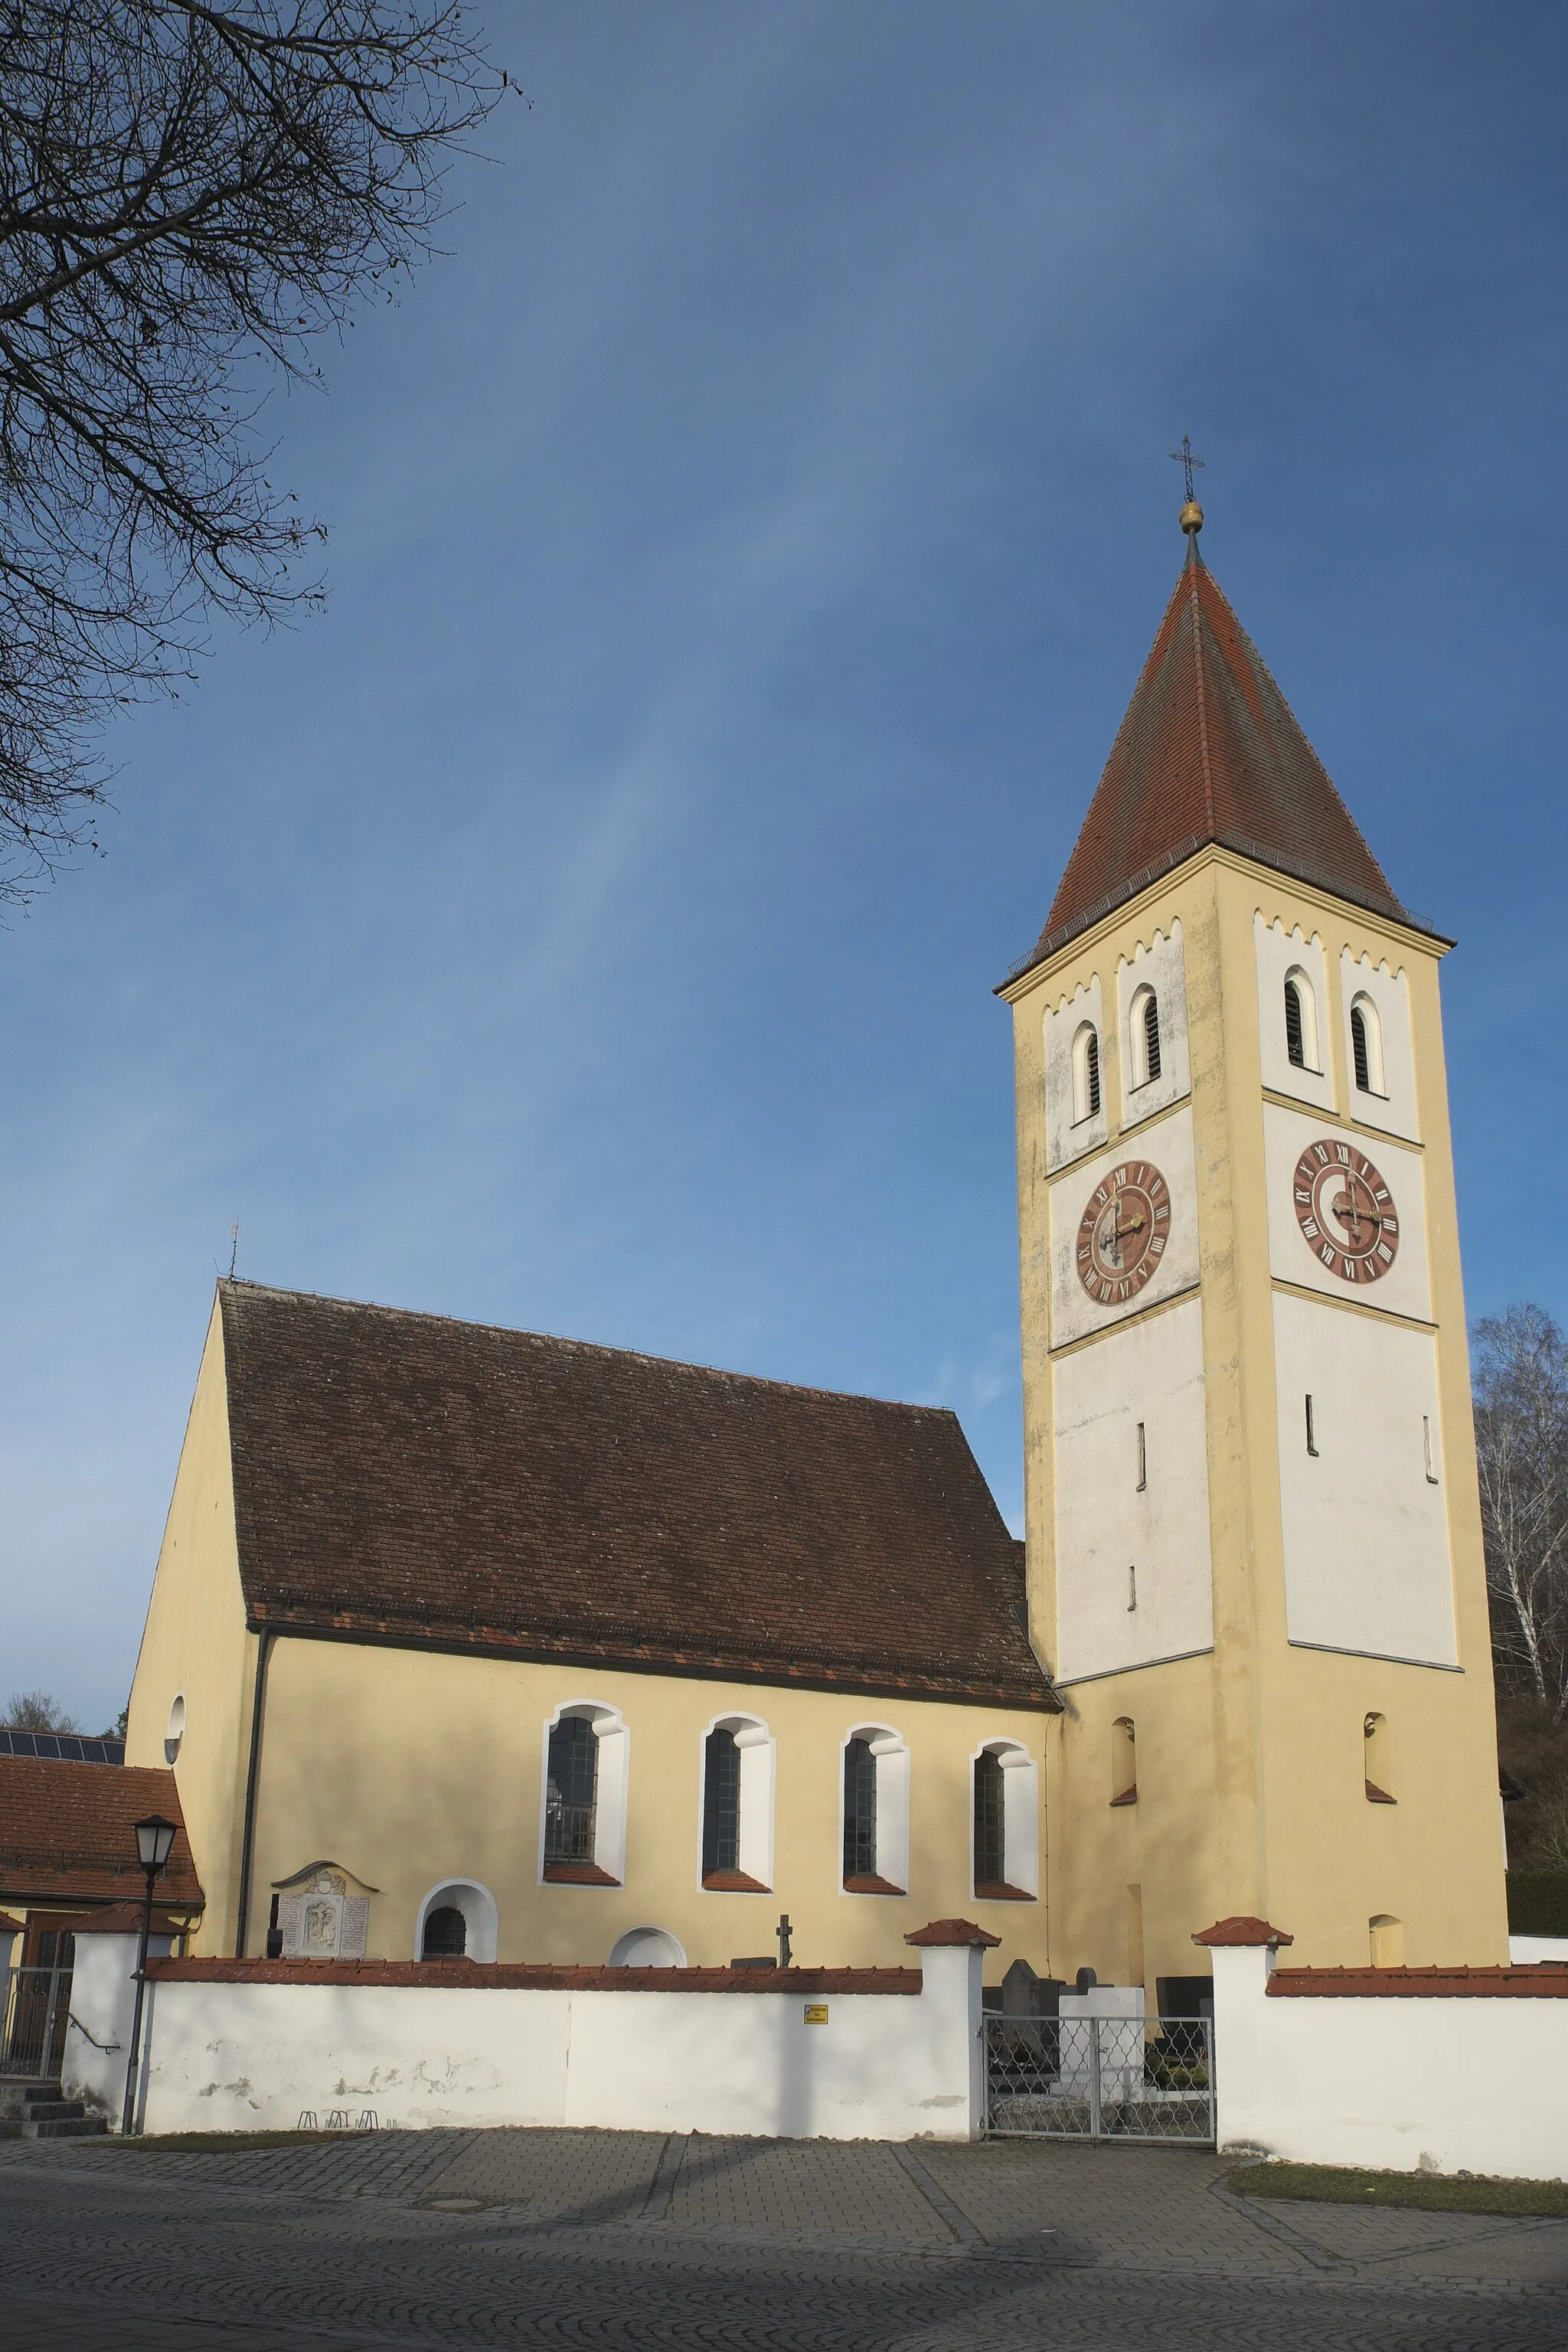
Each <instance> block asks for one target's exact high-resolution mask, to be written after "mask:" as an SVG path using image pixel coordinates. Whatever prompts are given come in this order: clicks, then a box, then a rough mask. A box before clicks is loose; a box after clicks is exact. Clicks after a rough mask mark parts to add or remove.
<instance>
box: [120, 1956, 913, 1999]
mask: <svg viewBox="0 0 1568 2352" xmlns="http://www.w3.org/2000/svg"><path fill="white" fill-rule="evenodd" d="M147 1973H148V1975H149V1976H150V1977H156V1978H157V1979H159V1981H160V1982H167V1983H170V1984H291V1985H313V1984H347V1985H419V1986H422V1987H423V1988H424V1989H425V1990H426V1991H430V1990H436V1991H439V1992H452V1991H454V1990H456V1991H458V1992H496V1991H521V1992H753V1993H754V1992H773V1993H780V1992H782V1993H788V1994H789V1995H790V1996H791V1998H792V1999H794V1998H798V1996H799V1995H800V1994H801V1993H824V1992H883V1993H888V1992H897V1993H918V1992H919V1991H920V1990H921V1972H920V1970H919V1969H612V1968H604V1967H590V1968H577V1967H574V1966H573V1965H571V1964H570V1963H567V1962H555V1961H548V1960H538V1961H529V1960H501V1961H497V1962H485V1961H479V1960H217V1959H212V1960H149V1961H148V1963H147Z"/></svg>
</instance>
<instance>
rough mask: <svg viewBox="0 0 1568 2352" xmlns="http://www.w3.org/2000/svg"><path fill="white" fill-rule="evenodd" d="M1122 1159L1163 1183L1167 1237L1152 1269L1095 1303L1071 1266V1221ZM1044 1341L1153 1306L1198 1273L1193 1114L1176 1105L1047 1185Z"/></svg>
mask: <svg viewBox="0 0 1568 2352" xmlns="http://www.w3.org/2000/svg"><path fill="white" fill-rule="evenodd" d="M1124 1164H1126V1165H1131V1166H1133V1167H1148V1168H1153V1169H1156V1170H1158V1171H1159V1173H1160V1174H1161V1175H1162V1176H1163V1178H1164V1180H1165V1182H1166V1184H1167V1185H1168V1186H1169V1188H1170V1193H1171V1228H1170V1238H1169V1239H1168V1241H1167V1242H1166V1243H1165V1245H1164V1248H1163V1252H1162V1253H1161V1255H1160V1262H1159V1265H1158V1269H1157V1270H1156V1272H1155V1273H1153V1274H1152V1276H1150V1278H1149V1280H1148V1281H1147V1282H1146V1283H1145V1284H1144V1286H1143V1287H1142V1290H1139V1291H1136V1292H1134V1293H1133V1294H1132V1296H1131V1297H1129V1298H1127V1299H1125V1300H1121V1301H1117V1302H1113V1303H1112V1304H1110V1306H1101V1305H1100V1302H1099V1301H1098V1299H1092V1298H1090V1297H1089V1293H1088V1291H1087V1290H1085V1288H1084V1286H1083V1284H1082V1283H1081V1282H1080V1281H1079V1272H1078V1238H1079V1223H1081V1221H1082V1217H1083V1213H1084V1211H1085V1209H1086V1208H1087V1207H1088V1206H1089V1200H1090V1197H1091V1195H1092V1194H1093V1193H1094V1192H1096V1191H1097V1190H1098V1188H1099V1186H1100V1184H1102V1183H1104V1182H1106V1181H1108V1180H1109V1178H1110V1175H1111V1172H1112V1171H1113V1170H1115V1169H1117V1168H1120V1167H1121V1166H1123V1165H1124ZM1050 1202H1051V1345H1052V1347H1053V1348H1060V1347H1065V1346H1066V1345H1067V1343H1068V1340H1070V1339H1082V1338H1083V1337H1084V1336H1085V1335H1086V1334H1087V1333H1088V1332H1090V1331H1102V1330H1107V1329H1109V1328H1110V1326H1111V1325H1112V1324H1115V1323H1121V1322H1124V1321H1125V1320H1126V1318H1127V1317H1128V1316H1129V1315H1136V1314H1137V1313H1138V1312H1139V1311H1140V1309H1141V1308H1142V1307H1153V1306H1157V1305H1158V1303H1159V1302H1160V1300H1161V1299H1163V1298H1174V1297H1176V1296H1177V1294H1178V1293H1179V1292H1181V1291H1184V1290H1190V1289H1192V1288H1193V1287H1194V1285H1195V1284H1196V1282H1197V1278H1198V1219H1197V1187H1196V1183H1195V1181H1194V1172H1193V1115H1192V1112H1191V1110H1190V1109H1189V1108H1186V1107H1183V1108H1180V1109H1178V1110H1173V1111H1172V1112H1171V1114H1170V1115H1169V1117H1168V1118H1163V1119H1162V1120H1161V1121H1160V1122H1159V1124H1158V1125H1157V1126H1155V1127H1152V1128H1150V1129H1149V1130H1148V1131H1147V1133H1146V1134H1143V1135H1141V1136H1138V1137H1137V1138H1135V1139H1134V1140H1133V1141H1132V1142H1131V1143H1128V1144H1120V1143H1119V1144H1116V1145H1113V1146H1112V1148H1111V1149H1110V1150H1109V1151H1105V1152H1102V1153H1100V1156H1099V1158H1098V1159H1095V1160H1089V1162H1088V1163H1087V1164H1086V1165H1085V1166H1082V1167H1079V1168H1073V1169H1069V1170H1068V1172H1067V1173H1066V1174H1065V1175H1063V1176H1061V1177H1059V1178H1058V1181H1056V1182H1055V1183H1054V1184H1053V1185H1052V1186H1051V1188H1050Z"/></svg>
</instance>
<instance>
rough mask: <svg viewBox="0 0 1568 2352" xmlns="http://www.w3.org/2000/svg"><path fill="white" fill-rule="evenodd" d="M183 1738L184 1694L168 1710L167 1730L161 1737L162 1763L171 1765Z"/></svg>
mask: <svg viewBox="0 0 1568 2352" xmlns="http://www.w3.org/2000/svg"><path fill="white" fill-rule="evenodd" d="M184 1736H185V1700H184V1692H182V1693H181V1695H180V1696H179V1697H178V1698H177V1699H176V1700H175V1701H174V1706H172V1707H171V1708H170V1709H169V1728H168V1730H167V1731H166V1732H165V1733H164V1735H163V1761H164V1763H165V1764H172V1763H173V1762H174V1759H175V1758H176V1757H177V1756H178V1754H179V1752H180V1743H181V1741H182V1740H183V1739H184Z"/></svg>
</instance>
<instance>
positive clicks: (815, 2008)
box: [805, 2000, 827, 2025]
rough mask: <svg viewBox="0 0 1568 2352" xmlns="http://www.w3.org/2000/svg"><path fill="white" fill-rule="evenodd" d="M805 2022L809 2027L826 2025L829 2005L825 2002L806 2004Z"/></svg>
mask: <svg viewBox="0 0 1568 2352" xmlns="http://www.w3.org/2000/svg"><path fill="white" fill-rule="evenodd" d="M805 2021H806V2023H807V2025H826V2022H827V2003H826V2001H825V2000H808V2001H807V2002H806V2004H805Z"/></svg>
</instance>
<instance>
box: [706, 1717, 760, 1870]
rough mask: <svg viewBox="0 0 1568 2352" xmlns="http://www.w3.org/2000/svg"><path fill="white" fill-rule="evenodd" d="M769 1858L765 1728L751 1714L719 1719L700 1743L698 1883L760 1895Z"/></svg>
mask: <svg viewBox="0 0 1568 2352" xmlns="http://www.w3.org/2000/svg"><path fill="white" fill-rule="evenodd" d="M701 1878H702V1884H703V1885H704V1886H705V1887H706V1888H707V1889H708V1890H709V1892H710V1894H721V1895H765V1894H766V1893H767V1892H768V1890H769V1887H770V1885H771V1884H772V1881H773V1740H772V1738H770V1736H769V1733H768V1727H767V1725H766V1724H765V1723H759V1722H758V1721H757V1720H756V1718H755V1717H753V1716H749V1715H730V1716H721V1717H720V1718H719V1720H718V1722H716V1723H714V1724H712V1725H710V1727H709V1729H708V1730H707V1731H706V1732H705V1733H704V1735H703V1739H702V1854H701Z"/></svg>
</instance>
